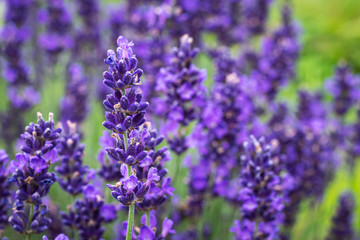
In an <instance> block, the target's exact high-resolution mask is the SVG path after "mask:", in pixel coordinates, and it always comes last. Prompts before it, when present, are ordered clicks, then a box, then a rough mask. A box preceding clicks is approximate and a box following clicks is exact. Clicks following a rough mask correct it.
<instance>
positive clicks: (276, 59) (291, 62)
mask: <svg viewBox="0 0 360 240" xmlns="http://www.w3.org/2000/svg"><path fill="white" fill-rule="evenodd" d="M260 1H264V2H265V1H266V0H260ZM249 2H250V1H249ZM282 15H283V16H282V17H283V19H282V20H283V25H282V26H281V27H280V28H279V29H278V30H276V31H275V32H273V33H272V34H271V35H270V36H269V37H267V38H265V40H264V42H263V46H262V53H261V56H260V59H259V62H258V66H257V68H256V69H255V70H254V71H253V72H252V77H253V78H254V79H256V80H257V81H258V82H259V83H258V84H260V85H261V86H262V88H263V90H262V91H263V92H264V93H265V94H266V96H267V97H268V99H270V100H272V99H274V97H275V96H276V94H277V92H278V91H279V88H280V87H282V86H284V85H286V84H287V83H288V82H289V80H290V79H291V78H293V77H294V74H295V62H296V59H297V58H298V55H299V51H300V44H299V43H298V39H297V35H298V29H297V27H296V26H295V24H294V23H292V21H291V10H290V8H289V7H288V6H286V5H285V6H284V7H283V12H282Z"/></svg>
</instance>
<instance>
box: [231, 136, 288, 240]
mask: <svg viewBox="0 0 360 240" xmlns="http://www.w3.org/2000/svg"><path fill="white" fill-rule="evenodd" d="M244 150H245V154H244V155H243V156H242V159H241V164H242V168H241V175H240V179H239V180H240V184H241V186H242V188H241V190H240V191H239V193H238V200H239V201H240V202H241V203H242V205H241V213H242V217H243V218H242V220H241V222H239V221H236V222H235V224H236V225H239V226H241V225H242V227H240V228H239V229H238V230H235V228H236V227H235V228H232V230H233V231H235V236H236V237H237V238H236V239H241V235H239V234H240V233H242V229H244V230H245V231H247V232H245V233H242V234H244V235H245V236H251V238H249V239H252V238H253V237H259V236H264V237H265V238H267V237H270V238H277V235H278V231H279V225H280V224H281V219H282V212H281V211H282V209H283V204H284V198H283V196H282V192H281V191H284V189H283V187H282V185H281V183H282V179H281V177H280V171H281V170H282V169H281V167H280V165H279V161H278V158H277V156H276V155H274V153H275V149H273V148H272V146H271V145H266V144H265V142H264V139H260V140H257V139H255V138H254V137H253V136H251V141H250V142H245V143H244ZM258 209H262V211H261V212H258V211H257V210H258ZM256 222H259V223H261V224H260V225H261V227H260V225H259V228H258V229H254V228H248V226H253V225H254V224H255V223H256ZM268 226H271V227H268Z"/></svg>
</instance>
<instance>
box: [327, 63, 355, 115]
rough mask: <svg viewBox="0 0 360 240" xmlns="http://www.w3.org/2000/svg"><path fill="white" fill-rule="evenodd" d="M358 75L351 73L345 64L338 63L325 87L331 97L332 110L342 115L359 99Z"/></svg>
mask: <svg viewBox="0 0 360 240" xmlns="http://www.w3.org/2000/svg"><path fill="white" fill-rule="evenodd" d="M359 86H360V77H359V76H356V75H354V74H353V73H352V71H351V68H350V67H349V66H348V65H347V64H343V63H340V64H339V65H338V66H337V67H336V69H335V73H334V76H333V77H332V78H330V79H329V80H328V81H327V88H328V90H329V92H330V94H331V95H332V97H333V100H334V103H333V111H334V112H335V114H337V115H338V116H339V117H341V116H344V115H345V114H346V113H347V112H348V110H349V109H350V108H351V106H352V105H353V104H354V103H356V101H358V100H359V90H357V89H358V88H359Z"/></svg>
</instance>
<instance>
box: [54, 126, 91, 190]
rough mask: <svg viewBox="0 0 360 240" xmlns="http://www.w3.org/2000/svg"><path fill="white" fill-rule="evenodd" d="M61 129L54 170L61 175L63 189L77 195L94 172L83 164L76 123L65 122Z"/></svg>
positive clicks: (82, 150)
mask: <svg viewBox="0 0 360 240" xmlns="http://www.w3.org/2000/svg"><path fill="white" fill-rule="evenodd" d="M62 129H63V132H62V135H61V137H60V139H59V143H58V147H57V150H58V154H59V158H60V165H58V166H56V167H55V171H56V172H57V173H58V175H60V176H61V178H60V179H59V184H60V186H61V187H62V188H63V189H64V191H65V192H67V193H69V194H71V195H72V196H77V195H79V194H81V193H82V192H83V187H84V186H85V185H87V184H88V183H89V180H90V179H91V178H92V175H94V172H93V171H91V170H90V169H89V167H88V166H84V165H83V156H84V149H85V145H84V144H81V143H80V134H79V133H78V132H77V126H76V123H71V122H70V121H68V122H65V123H63V124H62ZM92 172H93V173H92Z"/></svg>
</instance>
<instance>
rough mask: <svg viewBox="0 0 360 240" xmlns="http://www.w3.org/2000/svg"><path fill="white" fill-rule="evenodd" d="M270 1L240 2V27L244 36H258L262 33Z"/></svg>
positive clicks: (248, 0)
mask: <svg viewBox="0 0 360 240" xmlns="http://www.w3.org/2000/svg"><path fill="white" fill-rule="evenodd" d="M271 2H272V0H255V1H252V0H244V1H242V14H243V22H242V25H243V26H244V28H245V32H246V34H248V35H250V36H252V35H258V34H261V33H263V32H264V30H265V23H266V20H267V17H268V12H269V7H270V4H271Z"/></svg>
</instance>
